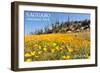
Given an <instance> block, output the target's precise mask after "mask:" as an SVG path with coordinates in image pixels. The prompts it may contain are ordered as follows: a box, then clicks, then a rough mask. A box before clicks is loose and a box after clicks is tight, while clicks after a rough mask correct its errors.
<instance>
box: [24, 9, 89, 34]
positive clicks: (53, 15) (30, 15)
mask: <svg viewBox="0 0 100 73" xmlns="http://www.w3.org/2000/svg"><path fill="white" fill-rule="evenodd" d="M68 16H69V19H70V21H81V20H85V19H90V14H84V13H64V12H41V11H24V28H25V29H24V32H25V34H29V33H30V32H34V31H36V30H38V29H43V28H44V27H45V26H50V24H52V23H55V22H56V21H59V22H65V21H68Z"/></svg>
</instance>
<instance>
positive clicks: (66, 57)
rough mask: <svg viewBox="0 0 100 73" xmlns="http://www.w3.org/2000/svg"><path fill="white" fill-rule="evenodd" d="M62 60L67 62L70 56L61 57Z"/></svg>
mask: <svg viewBox="0 0 100 73" xmlns="http://www.w3.org/2000/svg"><path fill="white" fill-rule="evenodd" d="M62 58H63V59H64V60H67V59H70V58H71V57H70V56H65V55H64V56H62Z"/></svg>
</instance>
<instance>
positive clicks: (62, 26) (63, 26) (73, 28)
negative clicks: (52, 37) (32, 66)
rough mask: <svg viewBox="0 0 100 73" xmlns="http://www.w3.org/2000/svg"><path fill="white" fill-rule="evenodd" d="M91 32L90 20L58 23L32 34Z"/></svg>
mask: <svg viewBox="0 0 100 73" xmlns="http://www.w3.org/2000/svg"><path fill="white" fill-rule="evenodd" d="M88 30H90V20H83V21H70V22H69V21H66V22H61V23H60V22H56V23H54V24H51V25H50V26H48V27H44V29H40V30H38V31H36V32H35V33H31V34H48V33H66V32H81V31H88Z"/></svg>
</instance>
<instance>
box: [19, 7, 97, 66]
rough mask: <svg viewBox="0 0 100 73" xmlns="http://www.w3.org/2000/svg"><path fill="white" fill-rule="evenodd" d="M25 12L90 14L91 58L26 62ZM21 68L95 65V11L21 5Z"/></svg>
mask: <svg viewBox="0 0 100 73" xmlns="http://www.w3.org/2000/svg"><path fill="white" fill-rule="evenodd" d="M24 10H29V11H49V12H73V13H89V14H90V15H91V17H90V20H91V26H90V27H91V58H90V59H78V60H56V61H35V62H24ZM18 19H19V23H18V24H19V30H18V32H19V39H18V40H19V48H18V50H19V51H18V52H19V54H18V57H19V65H18V66H19V68H35V67H50V66H65V65H66V66H67V65H68V66H69V65H84V64H95V10H93V9H81V8H67V7H66V8H61V7H59V8H58V7H47V6H27V5H26V6H25V5H19V18H18Z"/></svg>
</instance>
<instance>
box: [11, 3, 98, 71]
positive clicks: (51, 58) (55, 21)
mask: <svg viewBox="0 0 100 73" xmlns="http://www.w3.org/2000/svg"><path fill="white" fill-rule="evenodd" d="M90 66H97V7H96V6H82V5H66V4H49V3H31V2H12V4H11V69H12V70H14V71H25V70H43V69H59V68H74V67H90Z"/></svg>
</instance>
